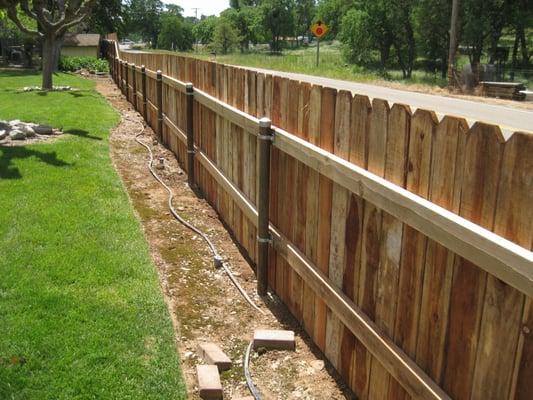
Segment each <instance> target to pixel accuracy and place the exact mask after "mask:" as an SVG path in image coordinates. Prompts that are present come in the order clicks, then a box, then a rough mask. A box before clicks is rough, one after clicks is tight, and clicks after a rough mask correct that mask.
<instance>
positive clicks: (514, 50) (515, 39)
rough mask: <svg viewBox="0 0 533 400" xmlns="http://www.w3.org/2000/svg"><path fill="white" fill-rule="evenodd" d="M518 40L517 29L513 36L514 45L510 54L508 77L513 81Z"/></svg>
mask: <svg viewBox="0 0 533 400" xmlns="http://www.w3.org/2000/svg"><path fill="white" fill-rule="evenodd" d="M519 41H520V36H519V34H518V30H517V31H516V33H515V37H514V45H513V55H512V56H511V60H512V61H511V75H510V79H511V81H514V74H515V70H516V59H517V55H518V42H519Z"/></svg>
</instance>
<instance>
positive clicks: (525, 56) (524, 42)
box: [518, 25, 529, 67]
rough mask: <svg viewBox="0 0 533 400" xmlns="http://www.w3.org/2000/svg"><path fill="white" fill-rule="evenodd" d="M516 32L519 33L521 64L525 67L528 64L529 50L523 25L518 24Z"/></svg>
mask: <svg viewBox="0 0 533 400" xmlns="http://www.w3.org/2000/svg"><path fill="white" fill-rule="evenodd" d="M518 34H519V35H520V42H521V46H520V50H521V53H522V65H523V66H524V67H527V66H528V65H529V51H528V50H527V40H526V34H525V30H524V26H522V25H521V26H520V29H519V31H518Z"/></svg>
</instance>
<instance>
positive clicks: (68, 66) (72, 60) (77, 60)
mask: <svg viewBox="0 0 533 400" xmlns="http://www.w3.org/2000/svg"><path fill="white" fill-rule="evenodd" d="M59 69H60V70H61V71H71V72H73V71H79V70H80V69H86V70H89V71H97V72H108V69H109V66H108V64H107V61H106V60H102V59H99V58H96V57H61V59H60V60H59Z"/></svg>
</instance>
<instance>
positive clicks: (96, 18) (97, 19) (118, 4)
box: [84, 0, 124, 35]
mask: <svg viewBox="0 0 533 400" xmlns="http://www.w3.org/2000/svg"><path fill="white" fill-rule="evenodd" d="M123 12H124V9H123V6H122V1H121V0H99V1H95V3H94V6H93V9H92V12H91V15H90V16H89V17H88V18H87V21H86V22H85V23H84V24H85V25H86V26H85V27H84V30H85V31H87V32H97V33H100V34H102V35H105V34H107V33H114V32H119V33H120V32H122V31H123V29H124V26H123V25H124V24H123V22H124V21H123V18H122V14H123Z"/></svg>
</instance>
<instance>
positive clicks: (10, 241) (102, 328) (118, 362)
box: [0, 71, 185, 400]
mask: <svg viewBox="0 0 533 400" xmlns="http://www.w3.org/2000/svg"><path fill="white" fill-rule="evenodd" d="M38 84H40V76H39V75H37V74H31V73H20V72H7V71H3V72H2V71H0V119H21V120H24V121H33V122H40V123H48V124H50V125H53V126H55V127H61V128H62V129H63V130H64V132H66V135H64V137H62V138H60V139H59V140H57V141H56V142H53V143H49V144H36V145H30V146H23V147H10V148H6V147H0V399H39V400H41V399H181V398H185V388H184V383H183V380H182V376H181V372H180V368H179V359H178V355H177V352H176V347H175V339H174V334H173V329H172V325H171V322H170V318H169V316H168V312H167V309H166V306H165V303H164V301H163V297H162V293H161V290H160V287H159V283H158V277H157V273H156V271H155V267H154V265H153V264H152V262H151V260H150V256H149V252H148V246H147V243H146V241H145V239H144V237H143V235H142V232H141V229H140V225H139V222H138V221H137V220H136V218H135V216H134V214H133V211H132V207H131V205H130V203H129V202H128V198H127V196H126V193H125V191H124V188H123V186H122V184H121V181H120V179H119V177H118V175H117V173H116V172H115V170H114V169H113V166H112V164H111V159H110V154H109V142H108V139H109V131H110V129H111V128H112V127H113V126H114V125H116V124H117V122H118V120H119V117H118V115H117V114H116V113H115V112H114V110H113V109H112V108H111V107H110V106H109V104H108V103H107V102H106V101H105V99H104V98H103V97H101V96H100V95H99V94H97V93H96V92H95V90H94V82H92V81H89V80H83V79H80V78H77V77H74V76H69V75H64V74H61V75H58V76H56V78H55V84H60V85H71V86H73V87H76V88H79V89H80V91H79V92H73V93H66V92H63V93H46V94H44V93H18V92H17V91H16V89H19V88H21V87H23V86H29V85H38Z"/></svg>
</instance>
